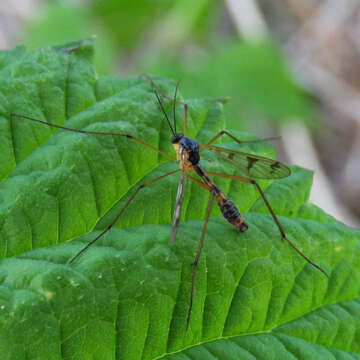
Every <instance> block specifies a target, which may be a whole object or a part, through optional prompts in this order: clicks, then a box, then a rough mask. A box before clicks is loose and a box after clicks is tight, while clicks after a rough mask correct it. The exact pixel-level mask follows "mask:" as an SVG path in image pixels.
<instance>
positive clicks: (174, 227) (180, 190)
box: [170, 151, 186, 244]
mask: <svg viewBox="0 0 360 360" xmlns="http://www.w3.org/2000/svg"><path fill="white" fill-rule="evenodd" d="M181 162H182V163H183V162H184V152H183V151H181ZM185 179H186V172H185V170H184V168H183V170H182V172H181V178H180V182H179V186H178V189H177V195H176V203H175V209H174V215H173V221H172V227H171V235H170V243H171V244H173V243H174V241H175V238H176V234H177V231H178V228H179V224H180V216H181V207H182V203H183V199H184V185H185Z"/></svg>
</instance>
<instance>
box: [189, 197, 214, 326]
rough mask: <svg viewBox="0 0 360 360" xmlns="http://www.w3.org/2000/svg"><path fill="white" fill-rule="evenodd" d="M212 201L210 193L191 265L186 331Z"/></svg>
mask: <svg viewBox="0 0 360 360" xmlns="http://www.w3.org/2000/svg"><path fill="white" fill-rule="evenodd" d="M213 200H214V194H213V193H210V199H209V203H208V206H207V210H206V217H205V222H204V226H203V230H202V233H201V238H200V243H199V246H198V249H197V252H196V256H195V261H194V263H193V273H192V278H191V293H190V303H189V310H188V314H187V319H186V330H187V329H188V328H189V325H190V318H191V311H192V306H193V300H194V290H195V279H196V272H197V266H198V263H199V259H200V255H201V251H202V248H203V246H204V240H205V234H206V229H207V225H208V223H209V218H210V213H211V208H212V205H213Z"/></svg>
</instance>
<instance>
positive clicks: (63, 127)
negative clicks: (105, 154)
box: [10, 113, 176, 161]
mask: <svg viewBox="0 0 360 360" xmlns="http://www.w3.org/2000/svg"><path fill="white" fill-rule="evenodd" d="M10 115H11V118H22V119H27V120H31V121H34V122H37V123H40V124H44V125H47V126H50V127H54V128H57V129H62V130H67V131H72V132H77V133H80V134H90V135H111V136H122V137H126V138H128V139H130V140H133V141H136V142H137V143H139V144H142V145H144V146H146V147H148V148H149V149H151V150H154V151H156V152H158V153H159V154H161V155H163V156H165V157H166V158H168V159H169V160H173V161H176V159H175V158H173V157H172V156H170V155H168V154H167V153H165V152H163V151H161V150H159V149H157V148H156V147H154V146H152V145H150V144H148V143H147V142H145V141H143V140H141V139H138V138H136V137H135V136H132V135H129V134H122V133H112V132H102V131H87V130H79V129H73V128H68V127H65V126H61V125H56V124H52V123H49V122H47V121H42V120H38V119H34V118H32V117H30V116H26V115H20V114H16V113H11V114H10Z"/></svg>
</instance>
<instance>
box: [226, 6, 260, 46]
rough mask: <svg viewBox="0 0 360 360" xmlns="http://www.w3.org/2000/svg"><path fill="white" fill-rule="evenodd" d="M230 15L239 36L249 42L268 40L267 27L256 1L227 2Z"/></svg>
mask: <svg viewBox="0 0 360 360" xmlns="http://www.w3.org/2000/svg"><path fill="white" fill-rule="evenodd" d="M225 3H226V5H227V8H228V10H229V14H230V16H231V18H232V19H233V22H234V24H235V27H236V29H237V31H238V33H239V34H241V35H242V36H243V37H244V38H245V40H247V41H249V42H261V41H263V40H264V39H265V38H266V34H267V27H266V23H265V20H264V18H263V16H262V13H261V11H260V9H259V7H258V5H257V2H256V0H242V1H239V0H226V1H225Z"/></svg>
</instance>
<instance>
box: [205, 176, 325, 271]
mask: <svg viewBox="0 0 360 360" xmlns="http://www.w3.org/2000/svg"><path fill="white" fill-rule="evenodd" d="M207 173H208V174H209V175H212V176H219V177H224V178H228V179H233V180H236V181H240V182H243V183H247V184H252V185H255V187H256V188H257V190H258V191H259V193H260V195H261V197H262V199H263V200H264V202H265V204H266V206H267V208H268V209H269V211H270V214H271V216H272V218H273V219H274V221H275V223H276V225H277V227H278V229H279V231H280V234H281V237H282V238H283V240H285V241H286V242H287V243H288V244H289V245H290V246H291V247H292V248H293V249H294V250H295V251H296V252H297V253H298V254H299V255H300V256H302V257H303V258H304V259H305V260H306V261H307V262H308V263H309V264H311V265H312V266H314V267H315V268H316V269H318V270H319V271H321V272H322V273H323V274H324V275H325V276H326V277H329V275H328V274H327V273H326V272H325V270H323V269H322V268H321V267H320V266H319V265H317V264H315V263H314V262H312V261H311V260H310V259H309V258H308V257H307V256H306V255H305V254H304V253H303V252H302V251H301V250H299V249H298V248H297V247H296V246H295V244H294V243H293V242H292V241H291V240H289V239H288V238H287V236H286V234H285V231H284V229H283V227H282V226H281V224H280V222H279V220H278V218H277V216H276V215H275V213H274V211H273V209H272V208H271V206H270V203H269V201H268V200H267V198H266V196H265V194H264V192H263V191H262V189H261V187H260V185H259V184H258V183H257V182H256V181H255V180H253V179H248V178H244V177H241V176H235V175H227V174H219V173H215V172H212V171H208V172H207Z"/></svg>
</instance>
